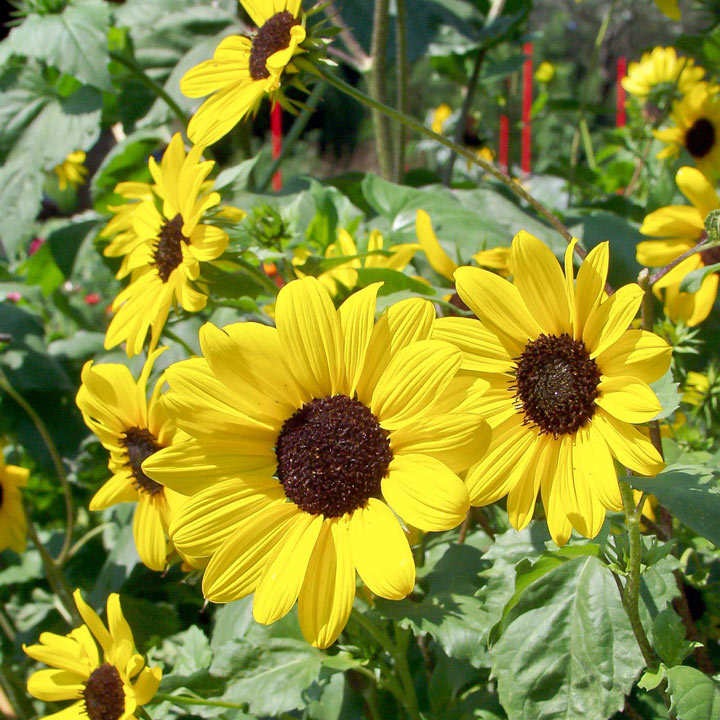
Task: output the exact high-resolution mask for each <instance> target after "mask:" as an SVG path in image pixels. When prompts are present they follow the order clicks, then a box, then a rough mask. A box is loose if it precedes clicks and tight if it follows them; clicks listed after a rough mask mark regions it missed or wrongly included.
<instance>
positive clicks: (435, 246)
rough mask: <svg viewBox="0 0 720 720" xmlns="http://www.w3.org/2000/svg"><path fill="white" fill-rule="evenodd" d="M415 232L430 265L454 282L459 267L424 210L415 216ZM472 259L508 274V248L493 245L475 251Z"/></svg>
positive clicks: (498, 271) (485, 266) (500, 272)
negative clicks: (447, 251) (444, 247)
mask: <svg viewBox="0 0 720 720" xmlns="http://www.w3.org/2000/svg"><path fill="white" fill-rule="evenodd" d="M415 232H416V233H417V237H418V241H419V242H420V247H421V248H422V250H423V252H424V253H425V257H426V258H427V260H428V262H429V263H430V267H431V268H432V269H433V270H434V271H435V272H436V273H437V274H438V275H442V276H443V277H444V278H445V279H446V280H449V281H450V282H451V283H452V282H454V278H453V275H454V273H455V270H457V268H458V267H460V266H459V265H458V264H457V263H456V262H455V261H454V260H453V259H452V258H451V257H450V256H449V255H448V254H447V253H446V252H445V250H444V249H443V247H442V245H441V244H440V241H439V240H438V237H437V235H436V234H435V231H434V230H433V226H432V220H431V219H430V215H428V213H427V212H425V210H418V211H417V215H416V216H415ZM472 259H473V260H474V261H475V262H476V263H477V264H478V265H479V266H480V267H484V268H487V269H489V270H495V271H496V272H497V273H499V274H500V275H503V276H505V275H509V274H510V266H509V260H510V248H507V247H494V248H489V249H487V250H480V251H479V252H476V253H475V254H474V255H473V256H472Z"/></svg>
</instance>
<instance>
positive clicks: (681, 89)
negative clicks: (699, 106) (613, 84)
mask: <svg viewBox="0 0 720 720" xmlns="http://www.w3.org/2000/svg"><path fill="white" fill-rule="evenodd" d="M704 76H705V70H704V69H703V68H701V67H699V66H698V65H695V62H694V60H692V58H686V57H678V55H677V53H676V52H675V48H673V47H656V48H653V49H652V50H651V51H650V52H646V53H643V55H642V57H641V58H640V60H639V61H638V62H631V63H630V66H629V67H628V73H627V75H626V76H625V77H624V78H623V79H622V86H623V88H625V90H626V91H627V92H629V93H630V94H631V95H635V96H636V97H639V98H646V97H647V96H648V95H649V94H650V93H651V92H652V91H653V90H654V89H655V88H656V87H658V86H660V85H667V86H673V87H674V88H675V90H676V91H677V92H678V93H679V94H680V95H685V94H686V93H687V92H688V91H689V90H690V89H691V88H692V87H693V86H695V85H696V84H697V83H698V82H700V81H701V80H702V79H703V77H704Z"/></svg>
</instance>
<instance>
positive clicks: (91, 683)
mask: <svg viewBox="0 0 720 720" xmlns="http://www.w3.org/2000/svg"><path fill="white" fill-rule="evenodd" d="M82 694H83V699H84V700H85V712H86V713H87V716H88V717H89V718H90V720H118V718H119V717H121V716H122V714H123V712H125V693H124V692H123V681H122V679H121V677H120V673H119V672H118V671H117V668H116V667H115V666H114V665H111V664H110V663H103V664H102V665H100V667H99V668H97V669H96V670H93V672H92V674H91V675H90V677H89V678H88V681H87V683H85V688H84V689H83V693H82Z"/></svg>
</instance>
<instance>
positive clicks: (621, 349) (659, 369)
mask: <svg viewBox="0 0 720 720" xmlns="http://www.w3.org/2000/svg"><path fill="white" fill-rule="evenodd" d="M671 359H672V347H670V345H668V344H667V343H666V342H665V340H663V339H662V338H661V337H660V336H658V335H655V333H651V332H647V331H646V330H628V331H627V332H626V333H624V334H623V335H622V336H621V337H620V339H619V340H617V341H616V342H615V343H614V344H613V345H611V346H610V347H609V348H608V349H607V350H605V352H603V353H600V354H599V355H598V356H597V358H596V360H597V364H598V367H599V368H600V371H601V372H602V374H603V375H606V376H616V375H632V376H633V377H636V378H638V379H640V380H642V381H644V382H646V383H650V382H654V381H655V380H657V379H658V378H660V377H662V376H663V375H664V374H665V373H666V372H667V370H668V368H669V367H670V361H671Z"/></svg>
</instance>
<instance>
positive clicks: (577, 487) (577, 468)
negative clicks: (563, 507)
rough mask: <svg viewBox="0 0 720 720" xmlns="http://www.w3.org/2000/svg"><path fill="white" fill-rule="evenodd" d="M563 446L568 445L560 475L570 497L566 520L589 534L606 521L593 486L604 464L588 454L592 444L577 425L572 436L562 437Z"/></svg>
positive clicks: (584, 533) (602, 507)
mask: <svg viewBox="0 0 720 720" xmlns="http://www.w3.org/2000/svg"><path fill="white" fill-rule="evenodd" d="M563 446H566V447H567V449H568V455H567V457H566V459H567V460H568V461H569V467H568V468H567V469H566V470H565V473H564V479H563V480H564V482H565V483H567V486H568V487H567V497H568V498H569V499H570V506H569V507H568V511H567V516H568V520H570V523H571V524H572V526H573V527H574V528H575V529H576V530H577V531H578V532H579V533H580V534H581V535H584V536H585V537H590V538H592V537H595V536H596V535H597V534H598V532H600V528H601V527H602V524H603V522H604V521H605V506H604V505H603V504H602V503H601V502H600V498H599V495H598V493H597V491H596V489H595V473H596V472H598V471H599V472H603V471H604V470H606V469H607V468H603V467H602V465H601V464H597V465H596V464H595V462H594V460H593V458H592V455H591V452H592V449H593V448H594V445H590V443H589V442H588V436H587V431H586V429H585V428H580V430H578V431H577V432H576V433H575V436H574V437H573V438H569V437H568V438H563ZM605 459H606V458H605ZM561 460H562V458H561ZM602 460H603V458H602V457H601V458H600V461H601V462H602Z"/></svg>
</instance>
